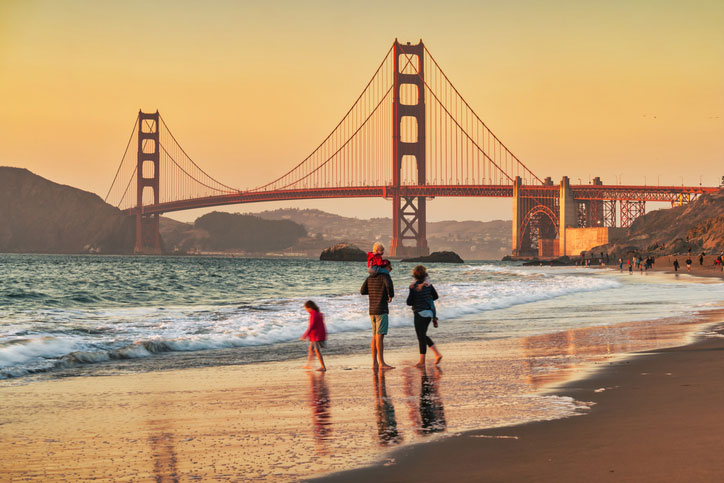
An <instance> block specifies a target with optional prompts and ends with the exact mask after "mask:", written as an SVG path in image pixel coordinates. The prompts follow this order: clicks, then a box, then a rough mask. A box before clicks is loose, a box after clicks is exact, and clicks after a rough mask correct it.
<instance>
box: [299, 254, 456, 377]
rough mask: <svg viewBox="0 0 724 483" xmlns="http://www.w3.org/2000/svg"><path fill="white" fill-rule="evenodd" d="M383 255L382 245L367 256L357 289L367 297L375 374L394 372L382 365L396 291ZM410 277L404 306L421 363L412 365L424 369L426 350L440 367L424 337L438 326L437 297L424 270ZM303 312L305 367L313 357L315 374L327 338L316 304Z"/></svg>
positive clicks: (322, 367) (417, 269)
mask: <svg viewBox="0 0 724 483" xmlns="http://www.w3.org/2000/svg"><path fill="white" fill-rule="evenodd" d="M384 252H385V247H384V246H383V245H382V244H381V243H375V244H374V246H373V247H372V251H371V252H369V253H368V254H367V268H368V272H369V275H368V276H367V278H366V279H365V281H364V283H363V284H362V287H361V288H360V294H362V295H367V296H368V297H369V315H370V321H371V323H372V341H371V343H370V349H371V352H372V367H373V368H374V369H375V370H378V369H394V367H393V366H391V365H389V364H387V363H386V362H385V356H384V354H385V352H384V350H385V349H384V347H385V346H384V338H385V335H387V332H388V329H389V313H390V310H389V304H390V302H392V299H393V298H394V296H395V287H394V284H393V283H392V278H391V277H390V271H391V270H392V265H391V263H390V261H389V260H387V259H385V258H382V257H383V255H384ZM412 277H413V281H412V283H411V284H410V287H409V293H408V296H407V305H409V306H410V307H411V308H412V312H413V317H414V326H415V333H416V334H417V341H418V344H419V348H420V359H419V361H418V362H417V364H415V365H416V366H417V367H424V366H425V356H426V354H427V348H428V347H429V348H430V350H431V351H432V353H433V354H435V364H439V363H440V361H441V360H442V354H441V353H440V351H438V350H437V347H435V343H434V342H433V341H432V339H431V338H430V337H429V336H428V335H427V330H428V328H429V326H430V323H431V322H432V324H433V326H434V327H437V326H438V318H437V311H436V310H435V300H437V299H438V294H437V291H436V290H435V287H434V286H433V285H432V282H431V281H430V278H429V276H428V274H427V269H426V268H425V267H424V266H422V265H417V266H416V267H415V268H414V269H413V270H412ZM304 308H305V310H306V311H307V312H308V313H309V328H308V329H307V331H306V332H305V333H304V335H303V336H302V337H301V339H309V353H308V357H307V365H306V366H305V367H307V368H309V367H310V366H309V365H310V364H311V361H312V358H313V357H314V355H315V354H316V356H317V359H318V360H319V364H320V368H319V369H317V370H318V371H326V370H327V369H326V366H325V364H324V358H323V356H322V352H321V349H322V348H323V347H324V341H325V340H326V338H327V330H326V328H325V325H324V316H323V315H322V313H321V312H320V310H319V307H317V304H315V303H314V302H312V301H311V300H310V301H307V303H306V304H304Z"/></svg>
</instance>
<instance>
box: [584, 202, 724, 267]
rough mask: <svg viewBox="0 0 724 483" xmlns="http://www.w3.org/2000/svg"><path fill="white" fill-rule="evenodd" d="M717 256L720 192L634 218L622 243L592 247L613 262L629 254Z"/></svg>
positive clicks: (723, 232)
mask: <svg viewBox="0 0 724 483" xmlns="http://www.w3.org/2000/svg"><path fill="white" fill-rule="evenodd" d="M689 249H691V251H692V252H694V253H699V252H702V251H704V252H707V253H719V252H720V251H722V250H724V191H721V190H720V191H719V192H718V193H716V194H712V195H703V196H701V197H699V198H698V199H696V200H694V201H692V202H691V203H689V204H687V205H683V206H676V207H673V208H670V209H662V210H656V211H652V212H650V213H647V214H645V215H644V216H641V217H639V218H637V219H636V220H635V221H634V222H633V224H632V225H631V227H630V228H629V230H628V233H627V236H626V237H624V238H623V241H621V242H618V243H612V244H609V245H604V246H602V247H596V248H594V249H593V251H594V252H600V251H604V252H608V253H609V254H611V255H612V256H613V257H614V258H618V257H619V256H621V257H625V256H626V255H628V254H629V253H633V252H637V253H641V254H660V255H670V254H680V253H686V252H687V251H688V250H689Z"/></svg>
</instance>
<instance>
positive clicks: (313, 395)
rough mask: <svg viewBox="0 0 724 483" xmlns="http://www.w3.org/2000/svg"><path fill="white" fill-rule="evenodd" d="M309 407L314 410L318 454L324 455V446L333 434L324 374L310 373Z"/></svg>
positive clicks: (313, 420)
mask: <svg viewBox="0 0 724 483" xmlns="http://www.w3.org/2000/svg"><path fill="white" fill-rule="evenodd" d="M309 405H310V406H311V408H312V428H313V431H314V439H315V441H316V442H317V444H318V452H320V453H324V452H325V448H323V447H322V444H323V443H324V442H325V441H327V440H329V437H330V434H331V433H332V417H331V415H330V412H329V406H330V398H329V387H327V382H326V381H325V380H324V373H321V374H315V373H312V372H310V373H309Z"/></svg>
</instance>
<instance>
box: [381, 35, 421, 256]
mask: <svg viewBox="0 0 724 483" xmlns="http://www.w3.org/2000/svg"><path fill="white" fill-rule="evenodd" d="M424 53H425V46H424V45H423V43H422V40H420V43H418V44H417V45H410V43H407V45H401V44H400V43H399V42H398V41H397V39H395V44H394V46H393V57H394V61H393V64H394V76H393V87H392V89H393V91H392V92H393V100H392V163H393V167H392V185H393V186H392V188H393V189H392V192H393V194H392V246H391V247H390V255H391V256H398V257H405V256H420V255H428V254H429V253H430V249H429V247H428V246H427V232H426V223H427V213H426V206H425V205H426V198H425V197H424V196H405V195H403V190H402V185H401V178H402V176H401V175H402V166H403V159H404V158H406V157H407V158H410V157H411V158H414V159H415V166H416V168H417V184H418V185H424V184H425V183H426V179H425V84H424V81H423V79H424V78H425V69H424V67H425V65H424V57H425V56H424ZM408 61H409V64H410V65H412V66H413V67H414V68H413V69H407V68H406V67H407V66H408ZM403 86H414V87H413V88H414V90H416V93H417V96H405V99H404V100H405V102H400V91H401V89H402V87H403ZM408 92H409V90H408ZM408 97H409V98H408ZM413 97H416V100H417V102H416V103H415V104H408V103H407V102H409V101H410V99H411V98H413ZM406 118H407V119H406ZM413 120H414V124H415V129H412V128H409V129H406V130H405V131H408V132H411V134H412V133H415V131H416V133H415V134H416V135H415V136H412V135H410V138H411V139H403V138H402V136H401V134H402V131H403V130H402V126H403V123H405V125H406V126H408V127H410V126H411V125H412V123H413ZM405 240H409V241H413V242H414V245H412V246H406V245H405V244H404V242H405Z"/></svg>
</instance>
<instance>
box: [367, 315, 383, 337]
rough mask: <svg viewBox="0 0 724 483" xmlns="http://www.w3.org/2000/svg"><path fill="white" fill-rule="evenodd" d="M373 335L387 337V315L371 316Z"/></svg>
mask: <svg viewBox="0 0 724 483" xmlns="http://www.w3.org/2000/svg"><path fill="white" fill-rule="evenodd" d="M370 320H371V321H372V335H375V334H377V335H387V314H380V315H370Z"/></svg>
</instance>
